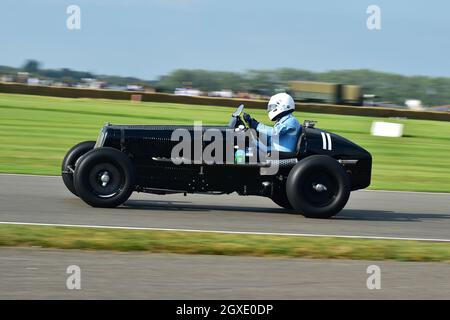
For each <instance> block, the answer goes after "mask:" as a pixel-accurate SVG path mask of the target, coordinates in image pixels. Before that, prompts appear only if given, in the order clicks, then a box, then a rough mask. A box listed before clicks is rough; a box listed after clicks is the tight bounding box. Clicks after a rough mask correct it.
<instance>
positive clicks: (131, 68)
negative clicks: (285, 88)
mask: <svg viewBox="0 0 450 320" xmlns="http://www.w3.org/2000/svg"><path fill="white" fill-rule="evenodd" d="M71 4H75V5H78V6H79V7H80V8H81V30H68V29H67V27H66V20H67V18H68V14H67V13H66V9H67V7H68V6H69V5H71ZM371 4H375V5H378V6H379V7H380V9H381V27H382V29H381V30H377V31H369V30H368V29H367V27H366V20H367V17H368V14H367V13H366V9H367V7H368V6H369V5H371ZM449 12H450V2H449V1H444V0H433V1H414V2H413V1H406V0H395V1H392V0H390V1H389V0H371V1H366V0H346V1H335V0H328V1H325V0H314V1H303V0H276V1H275V0H273V1H265V0H227V1H219V0H128V1H127V0H116V1H114V0H110V1H108V0H70V1H66V0H39V1H36V0H2V1H1V2H0V65H11V66H20V65H22V63H23V62H24V61H25V60H26V59H29V58H33V59H37V60H39V61H41V62H43V63H44V67H46V68H62V67H69V68H73V69H77V70H84V71H91V72H95V73H101V74H117V75H122V76H137V77H141V78H144V79H155V78H157V77H158V76H159V75H162V74H166V73H168V72H170V71H172V70H174V69H178V68H189V69H194V68H198V69H208V70H223V71H245V70H248V69H273V68H279V67H292V68H299V69H306V70H312V71H326V70H336V69H359V68H367V69H373V70H379V71H389V72H395V73H400V74H406V75H429V76H446V77H450V58H449V52H450V19H449V18H448V15H449V14H450V13H449Z"/></svg>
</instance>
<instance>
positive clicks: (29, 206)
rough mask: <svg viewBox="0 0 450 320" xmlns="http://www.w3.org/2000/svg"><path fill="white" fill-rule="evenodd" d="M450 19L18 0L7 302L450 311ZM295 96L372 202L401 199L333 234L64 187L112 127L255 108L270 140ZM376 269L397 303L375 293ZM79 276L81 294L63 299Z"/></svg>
mask: <svg viewBox="0 0 450 320" xmlns="http://www.w3.org/2000/svg"><path fill="white" fill-rule="evenodd" d="M449 12H450V2H448V1H444V0H435V1H414V2H412V1H406V0H396V1H388V0H370V1H366V0H347V1H331V0H329V1H326V0H315V1H305V0H277V1H266V0H246V1H238V0H228V1H223V0H222V1H218V0H217V1H208V0H170V1H169V0H117V1H107V0H70V1H66V0H40V1H35V0H2V1H1V2H0V173H2V174H0V203H1V206H0V257H1V263H0V274H1V275H2V276H0V298H7V299H11V298H13V299H14V298H40V299H42V298H57V299H60V298H78V299H80V298H99V297H100V298H105V297H106V298H141V299H142V298H153V299H161V298H166V299H167V298H172V299H173V298H178V299H180V298H184V299H186V298H188V299H197V298H203V299H205V298H206V299H211V298H219V299H220V298H222V299H223V298H228V299H229V298H234V299H236V298H244V299H255V298H261V299H268V298H272V299H280V298H292V299H298V298H305V299H311V298H319V299H323V298H341V299H342V298H405V297H406V298H425V299H427V298H448V295H449V292H450V290H449V283H450V282H449V281H448V279H449V277H450V275H449V268H448V265H447V264H446V263H445V262H449V261H450V249H449V248H450V247H449V241H450V239H449V237H448V235H449V232H448V230H449V228H450V226H449V222H450V219H449V218H450V215H449V207H450V198H449V195H450V193H449V192H450V122H449V121H450V112H449V111H450V107H449V106H450V61H449V57H448V52H450V38H449V36H448V35H449V33H450V22H449V19H448V14H449ZM282 91H287V92H289V93H291V94H292V95H293V96H294V98H295V100H296V107H297V109H296V112H295V113H294V115H295V116H296V117H297V118H299V119H300V120H301V121H303V120H306V119H308V120H318V124H317V127H319V128H322V129H326V130H329V131H331V132H333V133H337V134H340V135H342V136H344V137H346V138H348V139H350V140H351V141H354V142H355V143H357V144H359V145H361V146H362V147H364V148H365V149H367V150H368V151H369V152H370V153H371V154H372V156H373V168H372V169H373V170H372V183H371V186H370V188H371V189H382V190H389V191H357V192H355V193H352V196H351V199H350V201H349V203H348V205H347V206H346V208H344V210H343V211H342V212H341V213H339V215H337V216H336V217H333V219H329V220H317V219H306V218H304V217H302V216H301V215H297V214H292V213H290V212H286V211H285V210H282V209H281V208H279V207H278V206H276V205H275V204H273V203H272V202H271V201H270V199H268V198H261V197H258V198H256V197H239V198H238V197H237V196H236V195H234V194H232V195H223V196H222V195H221V196H207V195H189V197H186V198H184V197H183V196H182V195H167V196H164V197H162V196H160V195H148V194H145V195H143V194H134V195H133V197H132V198H131V199H130V201H128V202H126V203H125V204H124V206H121V207H119V208H116V209H99V208H91V207H88V206H85V205H84V204H83V203H82V202H81V201H79V199H76V197H75V196H73V195H71V194H70V193H69V192H68V191H67V190H66V189H65V188H63V183H62V181H61V179H60V177H58V175H60V170H61V162H62V159H63V157H64V155H65V154H66V152H67V150H68V149H69V148H70V147H72V146H73V145H75V144H77V143H79V142H80V141H86V140H95V138H96V137H97V135H98V132H99V129H100V128H101V127H102V126H103V124H104V123H106V122H111V123H114V124H168V123H170V124H193V122H194V121H203V123H204V124H226V123H227V122H228V119H229V116H230V114H231V113H232V111H233V110H234V109H235V108H236V106H237V105H239V104H240V103H244V104H245V106H246V111H247V112H249V113H251V115H252V116H253V117H254V118H256V119H257V120H259V121H262V122H265V123H266V124H269V123H270V121H269V120H268V118H267V112H266V110H265V106H266V103H267V99H268V97H269V96H270V95H272V94H274V93H277V92H282ZM3 173H13V175H6V174H3ZM16 174H18V175H16ZM22 174H31V175H32V176H28V175H22ZM39 175H40V176H39ZM42 175H45V176H42ZM47 175H50V176H54V177H48V176H47ZM390 190H396V191H427V192H432V194H430V193H420V194H419V193H415V192H390ZM436 192H442V193H443V194H441V193H436ZM42 224H44V225H42ZM48 224H51V225H50V226H49V225H48ZM55 224H57V225H55ZM68 224H69V225H74V224H75V225H77V227H76V228H73V227H68V226H67V225H68ZM87 226H89V228H87ZM93 226H103V227H106V229H105V228H97V227H96V228H92V227H93ZM116 227H118V228H120V230H113V229H114V228H116ZM132 227H139V228H150V229H151V230H150V229H148V230H140V231H138V230H129V229H130V228H132ZM161 228H162V229H161ZM167 228H169V229H171V230H175V231H168V230H167ZM186 229H189V230H190V231H192V229H194V230H196V231H199V230H202V232H185V231H182V230H186ZM211 231H219V232H216V233H211ZM222 231H225V233H221V232H222ZM227 231H228V232H229V231H231V232H232V233H231V234H230V233H226V232H227ZM249 232H250V233H252V232H257V233H258V232H259V233H262V234H258V235H255V234H248V233H249ZM274 232H276V233H279V234H278V235H274V234H273V233H274ZM292 234H294V235H295V236H292ZM305 235H306V236H305ZM324 235H329V236H326V237H325V236H324ZM308 236H313V237H308ZM340 237H341V238H340ZM342 237H344V238H342ZM348 237H351V238H352V239H348ZM367 237H372V238H374V239H367ZM360 238H363V239H360ZM380 238H383V239H384V240H380ZM405 239H408V240H405ZM411 239H415V240H414V241H413V240H411ZM2 246H3V247H2ZM4 246H9V247H18V246H22V247H23V246H25V247H31V246H33V247H34V248H4ZM43 248H47V249H43ZM48 248H59V249H89V250H90V251H89V252H86V251H74V250H72V251H70V250H50V249H48ZM97 250H109V251H110V252H104V251H97ZM118 250H119V251H147V252H152V253H153V254H151V255H149V254H140V253H127V254H123V253H120V254H119V253H117V252H115V251H118ZM155 252H156V253H159V254H155ZM168 252H170V253H177V255H174V254H172V255H168V254H166V253H168ZM188 254H189V255H188ZM193 254H199V255H197V256H195V255H193ZM207 255H209V256H207ZM218 255H245V256H258V257H261V258H255V257H219V256H218ZM266 256H270V257H272V259H265V258H264V257H266ZM286 257H290V258H292V257H296V258H318V259H353V260H360V261H348V260H340V261H332V262H330V261H329V260H307V259H287V258H286ZM381 260H398V261H399V262H392V261H383V263H381ZM373 261H375V262H373ZM401 261H411V263H407V264H405V263H403V262H401ZM430 261H434V262H441V263H436V264H433V263H431V262H430ZM442 262H444V263H442ZM372 263H375V264H377V265H380V266H381V270H382V274H383V276H382V279H383V282H382V290H369V289H368V288H369V287H368V286H366V279H367V276H368V274H367V273H366V268H367V265H368V264H372ZM71 264H76V265H80V266H81V268H82V275H83V280H82V286H83V290H80V291H77V292H74V291H70V290H67V289H66V287H65V285H64V284H65V283H66V276H67V274H66V273H65V272H66V268H67V266H68V265H71Z"/></svg>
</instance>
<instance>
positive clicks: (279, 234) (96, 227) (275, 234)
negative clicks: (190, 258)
mask: <svg viewBox="0 0 450 320" xmlns="http://www.w3.org/2000/svg"><path fill="white" fill-rule="evenodd" d="M0 225H19V226H44V227H74V228H95V229H117V230H147V231H178V232H196V233H220V234H248V235H266V236H291V237H330V238H346V239H374V240H407V241H433V242H450V239H430V238H401V237H381V236H380V237H377V236H365V235H353V236H352V235H339V234H312V233H279V232H257V231H229V230H201V229H175V228H150V227H124V226H100V225H82V224H59V223H35V222H8V221H1V222H0Z"/></svg>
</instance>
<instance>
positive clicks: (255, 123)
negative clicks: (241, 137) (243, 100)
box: [243, 112, 259, 129]
mask: <svg viewBox="0 0 450 320" xmlns="http://www.w3.org/2000/svg"><path fill="white" fill-rule="evenodd" d="M243 117H244V120H245V121H246V122H247V123H248V124H249V126H250V128H252V129H256V127H257V126H258V124H259V122H258V121H256V120H255V119H253V118H252V117H251V116H250V115H249V114H248V113H245V112H244V115H243Z"/></svg>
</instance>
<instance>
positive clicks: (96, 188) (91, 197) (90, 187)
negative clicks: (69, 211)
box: [74, 148, 135, 208]
mask: <svg viewBox="0 0 450 320" xmlns="http://www.w3.org/2000/svg"><path fill="white" fill-rule="evenodd" d="M134 181H135V176H134V170H133V164H132V163H131V160H130V158H129V157H128V156H127V155H125V154H124V153H122V152H120V151H119V150H116V149H113V148H97V149H94V150H92V151H90V152H88V153H87V154H86V155H85V156H84V157H83V158H82V159H81V161H80V163H79V164H78V165H77V167H76V169H75V174H74V186H75V190H76V192H77V194H78V195H79V197H80V198H81V199H82V200H83V201H84V202H86V203H87V204H89V205H91V206H93V207H104V208H112V207H117V206H119V205H121V204H122V203H124V202H125V201H127V200H128V198H129V197H130V195H131V193H132V192H133V190H134V187H135V183H134Z"/></svg>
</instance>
